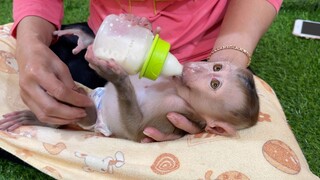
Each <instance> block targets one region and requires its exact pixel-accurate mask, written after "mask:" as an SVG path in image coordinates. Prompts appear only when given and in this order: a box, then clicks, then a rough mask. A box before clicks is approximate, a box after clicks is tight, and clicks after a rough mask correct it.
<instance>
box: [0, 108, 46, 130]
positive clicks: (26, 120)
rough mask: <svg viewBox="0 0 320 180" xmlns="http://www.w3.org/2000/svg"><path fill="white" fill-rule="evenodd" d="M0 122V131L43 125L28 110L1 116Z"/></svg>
mask: <svg viewBox="0 0 320 180" xmlns="http://www.w3.org/2000/svg"><path fill="white" fill-rule="evenodd" d="M2 117H3V119H1V120H0V130H8V131H13V130H15V129H17V128H18V127H20V126H23V125H42V126H43V125H45V126H47V124H45V123H42V122H40V121H39V120H38V119H37V117H36V116H35V115H34V114H33V113H32V112H31V111H29V110H23V111H15V112H12V113H8V114H5V115H3V116H2Z"/></svg>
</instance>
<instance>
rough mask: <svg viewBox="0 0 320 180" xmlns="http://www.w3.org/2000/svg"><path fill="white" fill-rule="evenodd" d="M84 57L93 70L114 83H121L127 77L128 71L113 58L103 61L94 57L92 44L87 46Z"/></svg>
mask: <svg viewBox="0 0 320 180" xmlns="http://www.w3.org/2000/svg"><path fill="white" fill-rule="evenodd" d="M85 58H86V60H87V61H88V62H89V66H90V67H91V68H92V69H93V70H95V71H96V72H97V73H98V74H99V75H100V76H101V77H103V78H105V79H106V80H108V81H110V82H111V83H113V84H115V85H117V84H120V83H122V82H123V80H124V79H126V78H127V77H128V73H127V72H126V71H125V70H124V69H123V68H122V67H121V66H120V65H118V64H117V63H116V62H115V61H114V60H112V59H110V60H108V61H105V60H100V59H98V58H96V57H95V56H94V54H93V51H92V45H91V46H89V47H88V50H87V53H86V55H85Z"/></svg>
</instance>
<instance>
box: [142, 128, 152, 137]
mask: <svg viewBox="0 0 320 180" xmlns="http://www.w3.org/2000/svg"><path fill="white" fill-rule="evenodd" d="M143 134H144V135H146V136H150V135H151V132H150V130H148V129H145V130H143Z"/></svg>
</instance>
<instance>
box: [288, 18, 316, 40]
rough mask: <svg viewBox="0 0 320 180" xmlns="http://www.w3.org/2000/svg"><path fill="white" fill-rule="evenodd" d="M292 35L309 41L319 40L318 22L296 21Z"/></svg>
mask: <svg viewBox="0 0 320 180" xmlns="http://www.w3.org/2000/svg"><path fill="white" fill-rule="evenodd" d="M292 34H294V35H296V36H299V37H304V38H311V39H320V22H316V21H309V20H302V19H297V20H295V23H294V27H293V31H292Z"/></svg>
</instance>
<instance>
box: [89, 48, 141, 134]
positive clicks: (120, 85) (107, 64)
mask: <svg viewBox="0 0 320 180" xmlns="http://www.w3.org/2000/svg"><path fill="white" fill-rule="evenodd" d="M90 50H91V47H89V48H88V51H87V55H86V57H87V60H88V62H89V63H90V67H91V68H92V69H94V70H95V71H96V72H97V73H98V74H99V75H100V76H101V77H103V78H105V79H107V80H108V81H109V82H111V83H112V84H113V85H114V87H115V89H116V93H117V101H118V104H119V116H120V117H119V121H121V122H120V124H121V126H122V128H121V129H123V131H125V132H121V135H122V134H126V135H125V136H126V138H128V139H134V140H136V139H137V135H138V133H139V130H140V128H141V127H140V126H141V122H142V118H143V114H142V112H141V109H140V106H139V104H138V101H137V97H136V93H135V89H134V88H133V86H132V84H131V81H130V78H129V76H128V74H127V72H125V71H124V70H123V68H122V67H121V66H119V65H118V64H117V63H116V62H115V61H113V60H108V61H105V60H100V59H97V58H92V56H91V54H90V53H91V51H90ZM112 133H115V135H117V133H116V132H112Z"/></svg>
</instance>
